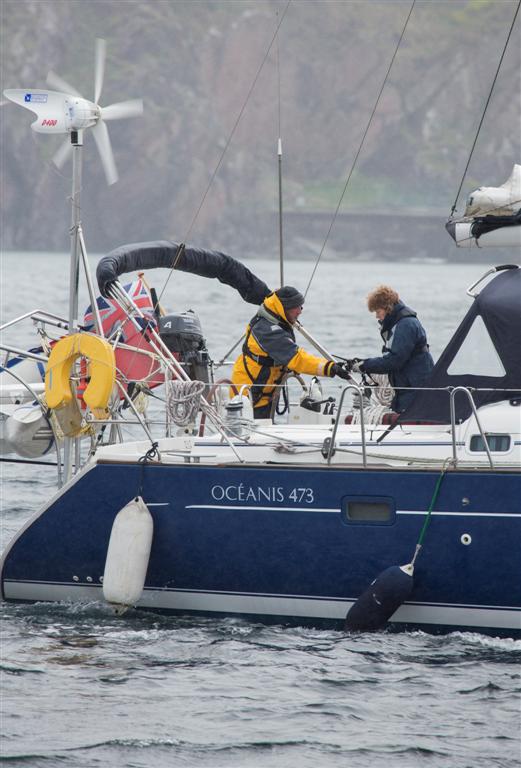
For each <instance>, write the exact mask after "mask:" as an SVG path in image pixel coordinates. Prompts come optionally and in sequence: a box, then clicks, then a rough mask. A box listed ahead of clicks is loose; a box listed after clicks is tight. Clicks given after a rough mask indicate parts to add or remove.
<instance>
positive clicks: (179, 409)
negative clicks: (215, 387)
mask: <svg viewBox="0 0 521 768" xmlns="http://www.w3.org/2000/svg"><path fill="white" fill-rule="evenodd" d="M204 388H205V384H203V382H202V381H179V380H176V381H168V382H167V387H166V407H167V410H168V414H169V416H170V418H171V419H172V421H173V422H174V424H176V425H177V426H178V427H186V426H187V425H188V424H193V423H194V421H195V418H196V416H197V412H198V410H199V406H200V404H201V396H202V394H203V392H204Z"/></svg>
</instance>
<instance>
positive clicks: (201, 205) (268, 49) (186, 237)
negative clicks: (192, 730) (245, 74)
mask: <svg viewBox="0 0 521 768" xmlns="http://www.w3.org/2000/svg"><path fill="white" fill-rule="evenodd" d="M290 4H291V0H287V3H286V7H285V8H284V10H283V12H282V14H281V17H280V20H279V22H278V23H277V26H276V28H275V32H274V33H273V37H272V38H271V41H270V44H269V46H268V48H267V50H266V53H265V54H264V58H263V59H262V61H261V63H260V65H259V68H258V69H257V72H256V74H255V77H254V78H253V81H252V84H251V85H250V88H249V90H248V93H247V94H246V98H245V100H244V102H243V104H242V107H241V109H240V111H239V114H238V115H237V118H236V120H235V123H234V124H233V128H232V130H231V132H230V135H229V136H228V139H227V141H226V144H225V145H224V148H223V150H222V152H221V155H220V157H219V160H218V161H217V165H216V166H215V169H214V171H213V173H212V175H211V176H210V180H209V182H208V184H207V186H206V189H205V191H204V194H203V196H202V198H201V202H200V203H199V206H198V208H197V210H196V212H195V214H194V216H193V218H192V221H191V222H190V226H189V227H188V229H187V231H186V233H185V236H184V238H183V241H182V242H183V243H186V242H187V240H188V238H189V237H190V234H191V232H192V229H193V227H194V225H195V222H196V221H197V218H198V216H199V214H200V212H201V209H202V207H203V205H204V202H205V200H206V198H207V196H208V193H209V191H210V188H211V186H212V184H213V182H214V180H215V177H216V176H217V173H218V171H219V168H220V167H221V164H222V162H223V160H224V156H225V154H226V152H227V151H228V147H229V146H230V143H231V140H232V139H233V136H234V134H235V131H236V130H237V126H238V125H239V123H240V121H241V118H242V116H243V113H244V110H245V109H246V107H247V105H248V102H249V100H250V98H251V95H252V93H253V90H254V88H255V85H256V84H257V80H258V79H259V77H260V74H261V72H262V70H263V67H264V65H265V63H266V61H267V59H268V56H269V55H270V51H271V49H272V47H273V43H274V42H275V40H276V39H277V36H278V32H279V29H280V25H281V24H282V22H283V21H284V17H285V16H286V13H287V11H288V8H289V6H290ZM174 269H175V267H172V268H171V269H170V272H169V273H168V276H167V278H166V280H165V283H164V285H163V288H162V289H161V293H160V294H159V301H161V298H162V296H163V294H164V292H165V290H166V287H167V285H168V282H169V280H170V278H171V277H172V273H173V271H174Z"/></svg>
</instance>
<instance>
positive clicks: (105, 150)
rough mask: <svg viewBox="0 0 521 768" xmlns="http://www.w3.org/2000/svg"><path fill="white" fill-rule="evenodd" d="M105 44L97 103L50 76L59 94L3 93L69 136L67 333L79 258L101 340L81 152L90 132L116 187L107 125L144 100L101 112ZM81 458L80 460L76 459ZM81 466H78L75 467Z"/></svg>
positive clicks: (43, 124) (71, 328)
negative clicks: (83, 196) (85, 223)
mask: <svg viewBox="0 0 521 768" xmlns="http://www.w3.org/2000/svg"><path fill="white" fill-rule="evenodd" d="M106 52H107V45H106V41H105V40H102V39H101V38H98V39H97V40H96V49H95V69H94V101H89V100H88V99H85V98H84V97H83V96H82V95H81V94H80V93H78V91H77V90H76V89H75V88H73V86H71V85H69V83H67V82H66V81H65V80H63V79H62V78H61V77H59V76H58V75H56V74H55V73H54V72H52V71H51V72H49V74H48V75H47V83H48V84H49V85H50V86H51V87H54V88H58V89H59V90H52V91H51V90H45V89H41V88H14V89H7V90H5V91H4V96H5V97H6V98H7V99H9V100H10V101H13V102H14V103H15V104H19V105H20V106H21V107H25V108H26V109H29V110H30V111H31V112H33V113H34V114H35V115H36V120H35V121H34V122H33V123H32V124H31V128H32V129H33V131H36V132H37V133H51V134H58V133H63V134H69V136H70V139H69V140H68V141H66V142H65V143H64V144H63V145H62V146H61V147H60V148H59V149H58V151H57V152H56V154H55V155H54V157H53V162H54V164H55V165H56V166H57V167H58V168H60V167H62V166H63V165H64V163H65V162H66V160H67V158H68V157H69V155H70V154H71V153H72V195H71V206H72V213H71V230H70V231H71V259H70V280H69V322H68V332H69V334H73V333H75V332H76V331H77V328H78V283H79V263H80V256H81V258H82V261H83V267H84V270H85V276H86V281H87V287H88V291H89V296H90V302H91V306H92V308H93V311H94V321H95V325H96V329H97V332H98V333H99V334H100V335H101V336H103V329H102V326H101V320H100V317H99V312H98V306H97V303H96V294H95V291H94V287H93V283H92V279H91V276H90V270H89V265H88V260H87V252H86V248H85V241H84V238H83V231H82V226H81V205H80V192H81V174H82V159H83V157H82V151H81V150H82V149H83V131H84V130H85V129H86V128H91V129H92V135H93V137H94V140H95V142H96V146H97V148H98V152H99V155H100V158H101V162H102V165H103V169H104V171H105V176H106V179H107V183H108V184H109V185H111V184H114V183H115V182H116V181H117V179H118V173H117V169H116V163H115V160H114V154H113V151H112V145H111V143H110V137H109V132H108V128H107V125H106V122H107V121H110V120H122V119H125V118H127V117H135V116H137V115H141V114H142V113H143V102H142V100H141V99H132V100H130V101H122V102H118V103H116V104H111V105H110V106H107V107H102V106H100V104H99V100H100V98H101V91H102V88H103V80H104V75H105V59H106ZM70 442H71V441H70V440H68V439H67V440H66V441H65V456H64V464H65V476H66V478H68V477H69V476H70V474H71V471H72V459H71V448H70ZM78 443H79V441H76V444H77V445H76V449H77V451H79V445H78ZM77 459H79V456H78V457H77ZM78 465H79V461H78V460H77V461H76V466H78Z"/></svg>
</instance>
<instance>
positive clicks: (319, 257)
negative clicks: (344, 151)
mask: <svg viewBox="0 0 521 768" xmlns="http://www.w3.org/2000/svg"><path fill="white" fill-rule="evenodd" d="M520 2H521V0H520ZM415 4H416V0H413V2H412V3H411V7H410V8H409V13H408V14H407V18H406V19H405V24H404V25H403V29H402V33H401V35H400V37H399V39H398V43H397V45H396V48H395V50H394V53H393V55H392V58H391V61H390V64H389V67H388V69H387V72H386V74H385V78H384V81H383V83H382V87H381V88H380V91H379V93H378V97H377V99H376V102H375V105H374V107H373V111H372V112H371V116H370V118H369V121H368V123H367V125H366V127H365V131H364V134H363V136H362V140H361V142H360V146H359V147H358V150H357V152H356V155H355V159H354V160H353V164H352V165H351V169H350V171H349V173H348V176H347V180H346V183H345V184H344V189H343V190H342V194H341V195H340V200H339V201H338V205H337V207H336V210H335V212H334V214H333V218H332V219H331V223H330V225H329V229H328V231H327V234H326V238H325V240H324V242H323V244H322V248H321V249H320V253H319V254H318V257H317V260H316V262H315V266H314V267H313V271H312V273H311V277H310V278H309V282H308V285H307V288H306V290H305V292H304V297H306V296H307V294H308V291H309V288H310V286H311V283H312V281H313V278H314V277H315V272H316V271H317V267H318V265H319V263H320V259H321V258H322V254H323V253H324V249H325V247H326V243H327V241H328V239H329V235H330V234H331V230H332V229H333V225H334V223H335V221H336V217H337V216H338V211H339V210H340V206H341V205H342V200H343V199H344V196H345V193H346V191H347V187H348V185H349V182H350V181H351V176H352V175H353V171H354V169H355V166H356V163H357V161H358V158H359V156H360V152H361V151H362V147H363V146H364V142H365V139H366V136H367V133H368V131H369V128H370V127H371V123H372V121H373V117H374V115H375V112H376V110H377V108H378V104H379V102H380V99H381V96H382V93H383V90H384V88H385V85H386V83H387V80H388V78H389V75H390V73H391V69H392V66H393V64H394V60H395V58H396V54H397V53H398V49H399V47H400V45H401V43H402V40H403V36H404V34H405V30H406V29H407V25H408V23H409V19H410V18H411V14H412V12H413V9H414V6H415Z"/></svg>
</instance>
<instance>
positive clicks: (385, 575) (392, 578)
mask: <svg viewBox="0 0 521 768" xmlns="http://www.w3.org/2000/svg"><path fill="white" fill-rule="evenodd" d="M413 573H414V566H413V565H412V564H411V563H409V564H408V565H391V566H390V567H389V568H386V569H385V571H382V573H381V574H380V575H379V576H377V577H376V579H375V580H374V581H373V582H371V584H370V585H369V586H368V587H367V589H366V590H365V591H364V592H362V594H361V595H360V597H359V598H358V600H357V601H356V602H355V603H354V605H353V606H352V607H351V609H350V610H349V612H348V614H347V616H346V621H345V625H344V629H345V630H346V631H347V632H372V631H374V630H377V629H380V628H381V627H383V626H384V624H385V623H386V622H387V621H388V620H389V619H390V618H391V616H392V615H393V613H394V612H395V611H397V610H398V608H399V607H400V606H401V605H402V603H404V602H405V601H406V600H407V599H408V598H409V597H410V596H411V593H412V590H413V587H414V580H413Z"/></svg>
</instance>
